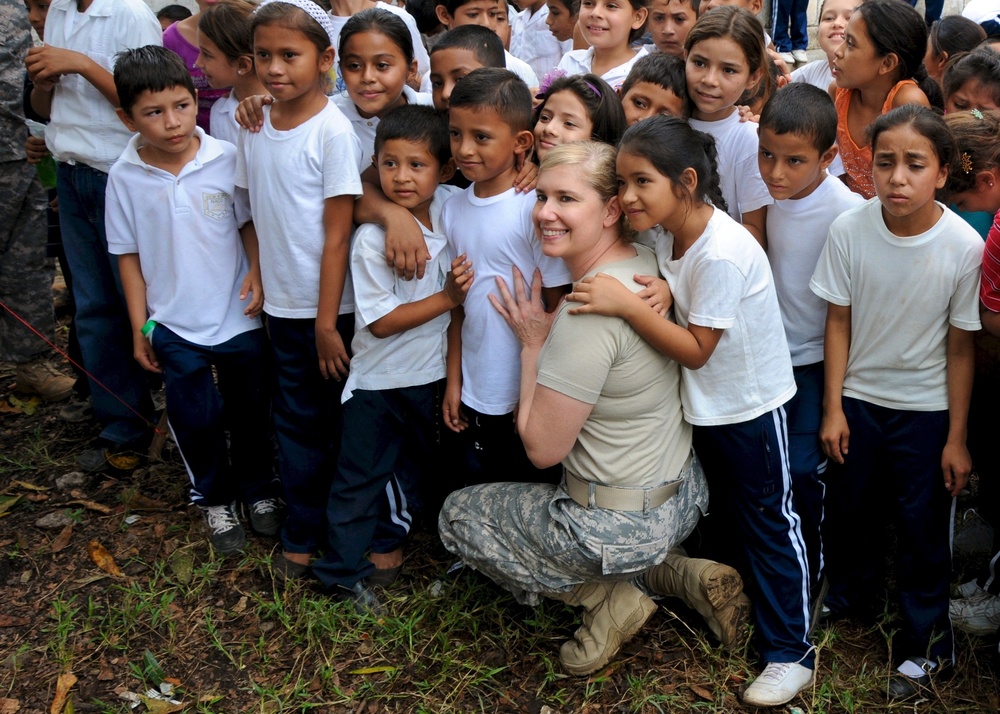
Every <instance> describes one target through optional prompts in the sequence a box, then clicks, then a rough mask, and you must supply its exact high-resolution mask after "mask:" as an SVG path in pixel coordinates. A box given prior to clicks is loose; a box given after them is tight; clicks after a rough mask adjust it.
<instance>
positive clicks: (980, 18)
mask: <svg viewBox="0 0 1000 714" xmlns="http://www.w3.org/2000/svg"><path fill="white" fill-rule="evenodd" d="M962 17H965V18H968V19H970V20H972V21H973V22H974V23H976V24H977V25H981V24H982V23H984V22H987V21H989V20H1000V2H997V0H969V4H968V5H966V6H965V8H964V9H963V10H962ZM46 32H48V30H46Z"/></svg>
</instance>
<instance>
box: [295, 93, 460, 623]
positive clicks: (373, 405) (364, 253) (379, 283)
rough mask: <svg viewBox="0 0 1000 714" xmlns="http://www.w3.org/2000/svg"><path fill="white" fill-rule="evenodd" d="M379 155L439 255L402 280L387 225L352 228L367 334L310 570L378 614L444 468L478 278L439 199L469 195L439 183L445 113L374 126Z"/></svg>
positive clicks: (349, 388) (390, 118) (361, 320)
mask: <svg viewBox="0 0 1000 714" xmlns="http://www.w3.org/2000/svg"><path fill="white" fill-rule="evenodd" d="M372 160H373V163H374V164H375V166H376V168H377V169H378V172H379V181H380V183H381V186H382V190H383V191H384V192H385V195H386V197H388V198H389V200H391V201H392V202H393V203H395V204H397V205H399V206H402V207H403V208H406V209H407V210H408V211H409V212H410V213H411V214H412V215H413V217H414V218H415V219H416V220H417V222H418V223H419V225H420V229H421V230H422V231H423V235H424V240H425V241H426V242H427V250H428V252H429V253H430V256H431V257H430V260H428V261H427V266H426V269H425V272H424V276H423V277H422V278H420V279H419V280H404V279H403V278H401V277H397V276H396V271H395V269H394V268H393V267H392V266H391V265H390V264H387V262H386V258H385V231H384V230H383V229H382V228H381V227H379V226H377V225H375V224H372V223H366V224H363V225H361V226H360V227H358V229H357V231H356V232H355V234H354V242H353V247H352V248H351V274H352V275H353V276H354V299H355V327H356V329H357V331H356V333H355V335H354V340H353V341H352V342H351V350H352V352H353V356H352V357H351V371H350V375H349V376H348V378H347V383H346V384H345V385H344V396H343V402H344V411H343V415H344V416H343V419H344V427H343V438H342V442H341V446H340V456H339V459H338V462H337V471H336V474H335V475H334V477H333V483H332V484H331V487H330V499H329V502H328V506H327V518H328V519H329V525H330V533H329V544H330V548H329V550H328V551H327V552H326V554H325V555H324V556H323V557H322V558H320V559H319V560H317V561H316V562H315V563H313V566H312V569H313V573H314V574H315V575H316V577H317V578H319V580H320V582H321V583H322V584H323V586H324V587H325V588H326V589H327V590H328V591H329V592H330V593H331V594H333V595H336V596H338V597H340V598H342V599H348V600H352V601H353V602H354V603H355V606H356V607H357V608H358V609H375V608H376V607H377V599H376V598H375V596H374V595H373V594H372V593H371V591H370V590H369V586H370V585H373V584H388V583H389V582H391V580H392V579H393V578H394V577H395V575H396V574H398V573H399V569H400V566H401V564H402V550H401V546H402V542H403V539H404V538H405V537H406V535H407V533H408V531H409V524H410V522H411V520H412V519H411V516H410V514H409V512H408V500H413V499H414V496H416V495H417V493H418V489H419V488H420V486H421V483H420V481H421V480H422V479H421V478H420V476H421V474H422V473H424V472H426V471H427V469H428V468H430V467H431V466H432V465H436V464H435V460H434V459H433V450H434V449H435V448H436V443H437V436H436V432H437V424H438V419H439V416H438V415H439V407H438V405H439V404H440V401H441V394H442V392H443V381H444V377H445V336H446V332H447V329H448V324H449V322H450V313H451V310H452V309H453V308H455V307H457V306H458V305H461V304H462V302H463V301H464V300H465V295H466V293H467V292H468V290H469V287H470V286H471V285H472V280H473V273H472V264H471V263H470V262H468V261H467V260H466V259H465V256H464V255H463V256H458V257H454V255H453V254H452V251H451V250H450V248H449V246H448V241H447V239H446V238H445V236H444V234H443V233H442V232H441V224H440V216H441V206H442V204H443V203H444V201H445V199H446V198H448V197H449V196H451V195H453V194H454V193H456V192H458V191H459V189H458V188H456V187H454V186H442V185H439V184H440V183H441V181H447V180H448V179H449V178H451V175H452V173H454V170H455V168H454V165H453V163H452V161H451V148H450V144H449V137H448V125H447V124H446V123H445V120H444V118H443V117H442V116H441V115H440V114H438V112H437V111H435V110H434V108H433V107H427V106H418V105H407V106H404V107H400V108H399V109H396V110H394V111H392V112H391V113H390V114H388V115H387V116H386V117H385V118H384V119H383V120H382V121H381V122H380V123H379V125H378V128H377V129H376V132H375V156H373V157H372ZM401 482H402V483H401ZM387 495H388V500H387V499H386V496H387ZM387 504H388V505H387ZM368 551H370V552H371V557H370V560H369V559H366V558H365V553H366V552H368Z"/></svg>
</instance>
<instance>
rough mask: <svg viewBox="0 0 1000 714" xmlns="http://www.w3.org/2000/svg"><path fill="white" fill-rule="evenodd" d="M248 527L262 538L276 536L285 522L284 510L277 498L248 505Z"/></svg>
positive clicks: (263, 499)
mask: <svg viewBox="0 0 1000 714" xmlns="http://www.w3.org/2000/svg"><path fill="white" fill-rule="evenodd" d="M249 510H250V527H251V528H253V531H254V533H256V534H258V535H262V536H272V537H273V536H276V535H278V531H280V530H281V524H282V523H284V522H285V509H284V507H283V506H282V505H281V501H279V500H278V499H277V498H262V499H261V500H259V501H257V502H256V503H251V504H250V508H249Z"/></svg>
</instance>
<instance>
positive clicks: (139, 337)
mask: <svg viewBox="0 0 1000 714" xmlns="http://www.w3.org/2000/svg"><path fill="white" fill-rule="evenodd" d="M132 350H133V352H132V356H133V357H135V361H136V362H138V363H139V366H140V367H142V368H143V369H144V370H146V371H147V372H156V373H157V374H160V373H162V372H163V369H162V368H161V367H160V361H159V360H158V359H156V353H155V352H154V351H153V345H151V344H149V340H148V339H146V336H145V335H144V334H142V333H141V332H136V333H135V334H134V335H132Z"/></svg>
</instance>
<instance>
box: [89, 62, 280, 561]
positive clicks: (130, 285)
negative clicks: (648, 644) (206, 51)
mask: <svg viewBox="0 0 1000 714" xmlns="http://www.w3.org/2000/svg"><path fill="white" fill-rule="evenodd" d="M114 80H115V86H116V88H117V90H118V96H119V98H120V101H121V108H120V109H118V116H119V118H120V119H121V120H122V123H124V124H125V126H127V127H128V128H129V129H130V130H131V131H136V132H138V134H137V135H136V136H133V137H132V139H131V141H130V142H129V144H128V146H127V147H126V149H125V152H124V153H123V154H122V157H121V159H120V160H119V161H118V162H117V163H116V164H115V165H114V166H112V168H111V172H110V175H109V177H108V194H107V204H106V217H107V232H108V250H109V251H110V252H111V253H112V254H113V255H118V265H119V270H120V272H121V278H122V287H123V288H124V291H125V299H126V302H127V303H128V313H129V320H130V321H131V324H132V335H133V345H134V356H135V359H136V360H137V361H138V362H139V364H140V365H142V367H143V368H144V369H146V370H149V371H150V372H157V373H162V374H163V377H164V381H165V382H166V389H167V404H168V405H169V424H170V431H171V433H172V434H173V436H174V439H175V441H176V442H177V446H178V450H179V451H180V453H181V457H182V458H183V459H184V465H185V466H186V468H187V471H188V476H189V477H190V478H191V485H192V488H191V497H192V500H193V501H194V502H195V503H196V504H197V505H198V506H199V507H200V508H201V509H202V511H203V512H204V514H205V518H206V520H207V522H208V527H209V531H210V538H211V542H212V545H213V546H214V547H215V549H216V550H218V551H219V552H220V553H223V554H227V553H233V552H236V551H239V550H240V549H242V548H243V546H244V544H245V543H246V533H245V531H244V530H243V527H242V526H241V525H240V522H239V519H238V517H237V515H236V500H237V499H239V500H241V501H242V502H244V503H246V504H247V505H248V506H249V507H250V523H251V525H252V526H253V529H254V530H255V531H257V532H258V533H260V534H262V535H276V534H277V532H278V529H279V528H280V526H281V509H280V504H279V501H278V500H277V498H276V487H275V484H274V481H273V471H272V468H271V462H272V460H273V451H272V446H271V442H270V432H269V413H270V402H269V394H268V391H267V388H266V385H267V384H268V383H269V381H270V375H269V374H268V372H267V370H266V360H265V355H266V354H267V351H266V343H265V340H264V331H263V330H262V329H261V323H260V319H259V318H258V315H259V314H260V311H261V307H262V306H263V304H264V295H263V293H262V292H261V287H260V286H261V280H260V268H259V266H258V264H257V235H256V233H255V232H254V229H253V224H252V223H250V222H249V220H248V218H249V202H248V200H247V196H246V192H245V191H243V192H242V195H240V194H239V193H238V191H237V189H236V186H235V179H234V177H235V174H236V147H234V146H233V145H232V144H230V143H228V142H224V141H218V140H217V139H213V138H212V137H210V136H208V135H207V134H205V132H204V131H202V130H201V129H200V128H198V127H197V126H196V119H197V115H198V102H197V99H196V96H197V95H196V94H195V90H194V85H193V84H192V82H191V75H190V74H189V73H188V71H187V68H186V67H185V66H184V63H183V62H182V61H181V60H180V58H179V57H178V56H177V55H176V54H174V53H173V52H171V51H170V50H166V49H164V48H162V47H157V46H147V47H140V48H138V49H135V50H129V51H127V52H123V53H122V54H121V55H120V57H119V59H118V63H117V64H116V66H115V72H114ZM234 197H238V198H237V200H234ZM239 199H242V200H239ZM240 226H242V227H240ZM241 239H242V240H241ZM147 318H148V320H147ZM213 367H214V368H215V369H216V371H217V373H218V386H216V385H215V382H214V379H213V373H212V368H213ZM227 431H228V432H229V439H230V441H229V446H228V447H227V440H226V432H227ZM230 453H231V458H230Z"/></svg>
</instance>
